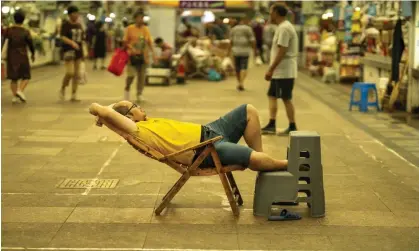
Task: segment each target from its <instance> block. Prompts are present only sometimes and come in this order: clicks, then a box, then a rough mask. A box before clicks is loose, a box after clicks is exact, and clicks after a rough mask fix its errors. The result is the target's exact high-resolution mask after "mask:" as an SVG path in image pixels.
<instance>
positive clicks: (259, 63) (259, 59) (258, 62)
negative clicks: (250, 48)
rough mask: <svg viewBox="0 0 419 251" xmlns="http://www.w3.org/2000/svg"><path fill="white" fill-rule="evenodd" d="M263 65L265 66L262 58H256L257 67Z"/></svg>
mask: <svg viewBox="0 0 419 251" xmlns="http://www.w3.org/2000/svg"><path fill="white" fill-rule="evenodd" d="M261 64H263V62H262V58H261V57H260V56H257V57H256V65H258V66H259V65H261Z"/></svg>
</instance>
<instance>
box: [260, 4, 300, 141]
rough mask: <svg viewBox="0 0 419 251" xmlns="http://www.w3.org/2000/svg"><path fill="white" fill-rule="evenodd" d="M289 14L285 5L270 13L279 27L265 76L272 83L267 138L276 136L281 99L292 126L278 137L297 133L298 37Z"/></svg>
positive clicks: (266, 130)
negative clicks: (295, 84)
mask: <svg viewBox="0 0 419 251" xmlns="http://www.w3.org/2000/svg"><path fill="white" fill-rule="evenodd" d="M287 14H288V10H287V8H286V7H285V6H284V5H282V4H278V3H276V4H274V5H272V7H271V10H270V17H271V21H272V22H273V23H275V24H277V25H278V26H277V28H276V31H275V35H274V37H273V41H272V48H271V57H270V60H271V62H270V66H269V69H268V71H267V72H266V74H265V80H266V81H270V87H269V90H268V98H269V115H270V120H269V124H268V125H266V126H265V127H264V128H262V133H264V134H275V133H276V114H277V110H278V103H277V99H282V101H283V103H284V105H285V109H286V112H287V117H288V120H289V126H288V128H287V129H285V130H282V131H280V132H279V134H289V132H291V131H296V130H297V126H296V124H295V110H294V105H293V103H292V101H291V100H292V90H293V88H294V80H295V78H296V77H297V71H298V70H297V56H298V35H297V32H296V30H295V28H294V26H293V25H292V24H291V23H290V22H289V21H288V20H287Z"/></svg>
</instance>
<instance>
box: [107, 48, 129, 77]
mask: <svg viewBox="0 0 419 251" xmlns="http://www.w3.org/2000/svg"><path fill="white" fill-rule="evenodd" d="M128 60H129V55H128V53H127V51H125V50H121V49H119V48H117V49H115V52H114V54H113V56H112V59H111V62H110V64H109V66H108V71H109V72H110V73H112V74H114V75H116V76H121V75H122V73H123V72H124V68H125V66H126V65H127V63H128Z"/></svg>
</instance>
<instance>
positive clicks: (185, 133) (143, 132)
mask: <svg viewBox="0 0 419 251" xmlns="http://www.w3.org/2000/svg"><path fill="white" fill-rule="evenodd" d="M136 124H137V128H138V129H137V135H138V137H139V138H140V140H142V141H143V142H144V143H145V144H147V145H148V146H150V147H152V148H154V149H155V150H157V151H158V152H160V153H161V154H163V155H167V154H171V153H175V152H178V151H181V150H183V149H185V148H188V147H192V146H195V145H197V144H199V143H200V141H201V125H199V124H193V123H187V122H180V121H175V120H170V119H163V118H155V119H152V118H148V119H147V120H146V121H140V122H137V123H136ZM193 156H194V152H193V151H189V152H186V153H183V154H181V155H178V156H176V157H174V158H175V160H176V161H177V162H179V163H181V164H184V165H190V164H191V163H192V160H193Z"/></svg>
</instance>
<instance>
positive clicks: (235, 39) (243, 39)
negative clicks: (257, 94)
mask: <svg viewBox="0 0 419 251" xmlns="http://www.w3.org/2000/svg"><path fill="white" fill-rule="evenodd" d="M230 37H231V44H232V48H231V50H232V52H233V56H234V63H235V68H236V77H237V82H238V84H237V90H239V91H244V80H245V78H246V75H247V67H248V63H249V55H250V52H251V51H252V47H253V51H254V53H255V55H256V42H255V36H254V34H253V30H252V28H251V27H250V26H249V25H248V21H247V19H246V18H242V19H241V20H240V23H239V24H238V25H236V26H234V27H233V29H231V33H230Z"/></svg>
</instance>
